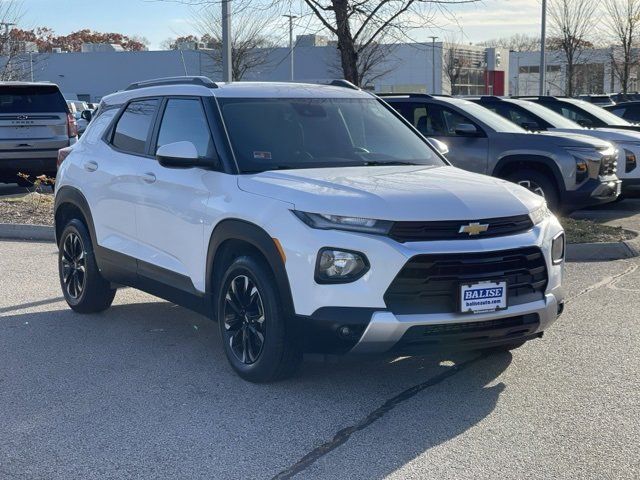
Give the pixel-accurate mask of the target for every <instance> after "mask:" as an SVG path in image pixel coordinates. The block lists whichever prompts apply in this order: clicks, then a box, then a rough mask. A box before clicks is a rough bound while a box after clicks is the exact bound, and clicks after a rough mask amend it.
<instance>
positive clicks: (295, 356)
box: [216, 255, 302, 383]
mask: <svg viewBox="0 0 640 480" xmlns="http://www.w3.org/2000/svg"><path fill="white" fill-rule="evenodd" d="M275 285H276V281H275V278H274V276H273V273H272V271H271V269H270V268H269V267H268V265H266V263H265V262H264V261H263V260H262V259H260V258H257V257H254V256H252V255H243V256H240V257H238V258H236V259H235V260H234V261H233V262H232V263H231V265H229V267H228V268H227V269H226V271H225V273H224V274H223V276H222V281H221V284H220V288H219V290H218V294H217V302H216V305H217V308H216V310H217V311H216V313H217V318H218V323H219V327H220V336H221V338H222V344H223V348H224V351H225V354H226V356H227V360H228V361H229V363H230V364H231V366H232V367H233V369H234V370H235V371H236V373H237V374H238V375H239V376H240V377H242V378H243V379H245V380H247V381H249V382H255V383H265V382H273V381H276V380H281V379H284V378H287V377H289V376H291V375H293V374H294V373H295V371H296V370H297V368H298V366H299V364H300V362H301V360H302V354H301V351H300V350H299V348H298V346H297V345H296V343H295V340H294V338H293V336H292V335H291V332H290V331H288V330H287V318H286V315H285V313H284V311H283V308H282V302H281V300H280V295H279V292H278V291H277V289H276V287H275Z"/></svg>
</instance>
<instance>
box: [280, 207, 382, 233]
mask: <svg viewBox="0 0 640 480" xmlns="http://www.w3.org/2000/svg"><path fill="white" fill-rule="evenodd" d="M292 212H293V214H294V215H295V216H296V217H298V218H299V219H300V220H302V221H303V222H304V223H306V224H307V225H309V226H310V227H311V228H318V229H320V230H347V231H350V232H363V233H376V234H379V235H385V234H387V233H389V230H391V225H392V223H393V222H390V221H387V220H375V219H373V218H363V217H347V216H342V215H328V214H324V213H308V212H301V211H299V210H292Z"/></svg>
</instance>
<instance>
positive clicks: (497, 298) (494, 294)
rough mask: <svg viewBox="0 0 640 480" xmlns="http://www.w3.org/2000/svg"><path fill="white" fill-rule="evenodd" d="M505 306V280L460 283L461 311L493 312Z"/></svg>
mask: <svg viewBox="0 0 640 480" xmlns="http://www.w3.org/2000/svg"><path fill="white" fill-rule="evenodd" d="M505 308H507V282H478V283H470V284H469V283H466V284H462V285H460V311H461V312H462V313H484V312H495V311H496V310H504V309H505Z"/></svg>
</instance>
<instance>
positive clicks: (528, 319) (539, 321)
mask: <svg viewBox="0 0 640 480" xmlns="http://www.w3.org/2000/svg"><path fill="white" fill-rule="evenodd" d="M562 305H563V303H562V300H561V299H559V298H558V297H556V295H554V294H547V295H545V299H544V300H540V301H537V302H532V303H529V304H524V305H517V306H514V307H511V308H509V309H507V310H503V311H500V312H492V313H485V314H461V313H450V314H434V315H394V314H393V313H391V312H375V313H374V314H373V316H372V317H371V321H370V322H369V325H368V326H367V328H366V329H365V331H364V333H363V334H362V337H361V338H360V340H359V341H358V343H357V344H356V345H355V346H354V347H353V349H352V350H351V352H352V353H383V352H389V351H397V352H398V353H421V352H429V351H438V350H443V349H446V350H451V349H455V350H459V349H475V348H485V347H489V346H497V345H500V344H505V343H512V342H517V341H521V340H529V339H532V338H536V337H537V336H538V335H539V334H540V333H542V332H543V331H544V330H545V329H546V328H547V327H548V326H549V325H551V324H552V323H553V322H554V321H555V320H556V318H557V317H558V315H559V314H560V313H561V311H562V307H561V306H562ZM499 320H512V321H511V322H508V321H505V322H500V321H499ZM434 326H438V328H425V329H421V328H420V327H434ZM461 326H462V327H466V328H460V327H461ZM474 326H476V327H478V328H472V327H474ZM416 327H417V328H416ZM447 327H449V328H447ZM451 327H457V328H451Z"/></svg>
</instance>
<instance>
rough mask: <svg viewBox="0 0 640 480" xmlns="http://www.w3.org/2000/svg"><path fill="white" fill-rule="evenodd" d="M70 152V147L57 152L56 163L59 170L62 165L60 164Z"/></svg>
mask: <svg viewBox="0 0 640 480" xmlns="http://www.w3.org/2000/svg"><path fill="white" fill-rule="evenodd" d="M71 150H72V148H71V147H65V148H61V149H60V150H58V161H57V163H56V165H57V166H58V168H60V165H62V162H64V159H65V158H67V157H68V156H69V154H70V153H71Z"/></svg>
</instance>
